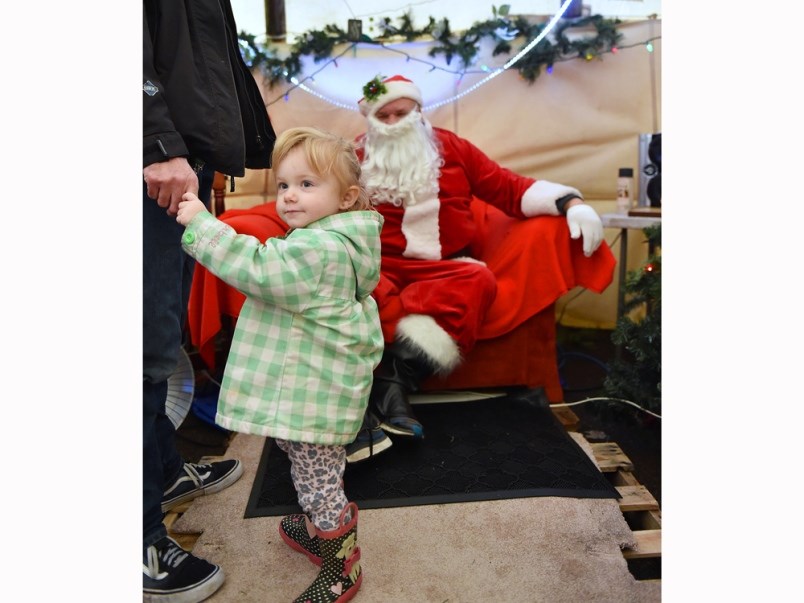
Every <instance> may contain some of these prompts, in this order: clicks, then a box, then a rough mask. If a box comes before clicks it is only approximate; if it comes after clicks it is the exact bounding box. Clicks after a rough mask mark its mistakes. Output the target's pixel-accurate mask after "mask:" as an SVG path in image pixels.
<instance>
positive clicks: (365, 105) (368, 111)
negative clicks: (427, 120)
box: [357, 75, 423, 115]
mask: <svg viewBox="0 0 804 603" xmlns="http://www.w3.org/2000/svg"><path fill="white" fill-rule="evenodd" d="M363 95H364V96H363V98H361V99H360V100H359V101H357V105H358V107H360V112H361V113H362V114H363V115H373V114H374V112H375V111H376V110H377V109H379V108H381V107H384V106H385V105H387V104H388V103H390V102H391V101H395V100H398V99H400V98H409V99H411V100H415V101H416V102H417V103H419V106H421V105H422V104H423V103H422V91H421V90H419V87H418V86H416V84H414V83H413V82H411V81H410V80H409V79H408V78H406V77H402V76H401V75H393V76H391V77H388V78H385V79H384V80H380V77H379V76H378V77H375V78H374V79H373V80H371V81H370V82H369V83H367V84H366V85H365V86H363Z"/></svg>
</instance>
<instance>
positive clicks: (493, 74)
mask: <svg viewBox="0 0 804 603" xmlns="http://www.w3.org/2000/svg"><path fill="white" fill-rule="evenodd" d="M571 2H572V0H564V3H563V4H562V5H561V8H560V9H559V11H558V12H557V13H556V14H555V15H554V16H553V18H552V19H550V21H549V22H548V23H547V27H546V28H545V29H543V30H542V32H541V33H540V34H539V35H538V36H536V37H535V38H534V39H533V40H531V41H530V43H529V44H528V45H527V46H525V47H524V48H523V49H522V50H520V51H519V52H518V53H517V54H516V56H514V57H513V58H511V59H510V60H509V61H508V62H507V63H505V64H504V65H503V66H502V67H498V68H497V69H495V70H494V71H492V72H491V73H489V75H488V76H486V77H485V78H483V79H482V80H480V81H479V82H476V83H474V84H472V85H471V86H470V87H469V88H467V89H466V90H464V91H463V92H460V93H458V94H456V95H455V96H452V97H450V98H446V99H444V100H442V101H439V102H437V103H433V104H430V105H425V106H423V107H422V111H432V110H433V109H437V108H438V107H442V106H444V105H447V104H449V103H453V102H455V101H457V100H458V99H460V98H463V97H464V96H466V95H467V94H470V93H471V92H474V91H475V90H477V89H478V88H480V87H481V86H483V85H484V84H487V83H488V82H490V81H491V80H493V79H494V78H495V77H497V76H498V75H500V74H501V73H502V72H503V71H506V70H508V69H510V68H511V67H513V66H514V65H515V64H516V63H517V62H519V60H520V59H521V58H522V57H523V56H525V55H526V54H528V52H530V50H531V49H532V48H533V47H534V46H536V44H538V43H539V42H541V41H542V40H543V39H544V38H545V37H546V36H547V34H549V33H550V32H551V31H552V29H553V28H554V27H555V26H556V23H558V20H559V19H561V17H562V16H563V15H564V13H565V12H566V10H567V8H569V5H570V3H571ZM354 46H355V44H350V45H349V47H348V48H346V50H344V51H343V52H342V53H340V54H339V55H338V56H339V57H340V56H343V55H344V54H346V52H348V51H349V50H350V49H352V48H353V47H354ZM383 47H384V45H383ZM389 50H391V49H389ZM408 59H409V60H410V57H408ZM334 62H335V59H334V58H333V59H331V60H329V61H328V62H327V63H326V64H324V66H322V67H321V69H319V70H318V71H316V72H315V73H313V74H311V75H309V76H307V77H305V78H304V79H303V80H299V79H298V78H296V77H292V78H291V79H290V81H291V83H292V84H293V87H292V88H290V89H288V90H286V91H285V92H284V93H283V94H282V96H279V97H277V98H275V99H274V100H272V101H271V102H270V103H268V104H267V105H266V106H270V105H273V104H274V103H275V102H277V101H278V100H279V99H280V98H284V99H285V100H287V99H288V94H289V93H290V92H291V91H292V90H294V89H295V88H299V89H301V90H304V91H305V92H306V93H307V94H311V95H313V96H315V97H317V98H320V99H321V100H323V101H326V102H328V103H330V104H332V105H335V106H336V107H341V108H342V109H349V110H351V111H357V110H358V107H356V106H355V105H347V104H345V103H342V102H340V101H336V100H335V99H333V98H329V97H328V96H326V95H324V94H321V93H320V92H317V91H315V90H313V89H312V88H310V87H309V86H306V85H305V84H304V82H306V81H307V80H309V79H312V78H313V76H314V75H315V74H316V73H320V72H321V71H322V70H324V69H325V68H327V67H328V66H329V65H330V63H334ZM434 68H435V67H434Z"/></svg>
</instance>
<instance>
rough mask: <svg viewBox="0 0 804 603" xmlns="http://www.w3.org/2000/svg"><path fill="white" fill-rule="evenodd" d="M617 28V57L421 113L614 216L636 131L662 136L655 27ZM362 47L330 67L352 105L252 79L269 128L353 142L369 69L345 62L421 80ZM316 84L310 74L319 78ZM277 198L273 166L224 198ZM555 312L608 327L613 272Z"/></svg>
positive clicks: (639, 240) (573, 65) (567, 65)
mask: <svg viewBox="0 0 804 603" xmlns="http://www.w3.org/2000/svg"><path fill="white" fill-rule="evenodd" d="M292 4H293V3H289V5H291V6H292ZM351 4H353V5H354V4H355V3H351ZM436 4H438V3H436ZM441 4H445V3H441ZM446 4H449V3H446ZM430 7H431V5H429V4H428V5H426V6H425V8H430ZM288 11H290V7H289V8H288ZM484 18H488V17H484ZM618 29H619V31H621V32H622V33H623V35H624V38H623V40H622V41H621V43H620V44H619V47H620V50H619V52H617V53H616V54H612V53H608V54H605V55H603V56H601V57H600V58H596V59H593V60H591V61H586V60H583V59H575V60H570V61H565V62H561V63H557V64H556V65H555V67H554V70H553V72H552V73H546V72H542V73H541V75H539V77H538V78H537V79H536V80H535V82H534V83H533V84H530V85H529V84H528V82H526V81H525V80H524V79H522V78H521V77H520V75H519V74H518V73H517V71H516V70H515V69H511V70H509V71H506V72H504V73H502V74H500V75H499V76H497V77H495V78H494V79H492V80H490V81H489V82H488V83H486V84H485V85H482V86H480V87H479V88H477V89H476V90H474V91H472V92H471V93H469V94H467V95H465V96H463V97H461V98H460V99H458V100H457V101H455V102H451V103H448V104H445V105H443V106H440V107H438V108H435V109H433V110H431V111H427V112H426V116H427V117H428V119H430V121H431V122H432V123H433V125H435V126H440V127H444V128H447V129H449V130H452V131H455V132H456V133H458V134H460V135H461V136H464V137H466V138H467V139H469V140H471V141H472V142H473V143H475V144H476V145H477V146H478V147H479V148H480V149H482V150H483V151H484V152H485V153H486V154H487V155H489V156H490V157H491V158H493V159H494V160H496V161H498V162H499V163H500V164H502V165H504V166H506V167H508V168H510V169H512V170H514V171H516V172H518V173H521V174H525V175H528V176H532V177H534V178H539V179H547V180H551V181H554V182H561V183H565V184H569V185H572V186H575V187H577V188H578V189H579V190H581V191H582V193H583V194H584V197H585V199H586V200H587V202H589V203H590V204H591V205H592V206H593V207H594V208H595V209H596V210H597V211H598V213H601V214H603V213H607V212H612V211H614V210H615V201H614V198H615V193H616V180H617V172H618V169H619V168H620V167H632V168H634V170H635V172H636V171H637V168H638V162H639V158H638V140H639V134H642V133H652V132H661V39H660V37H661V21H660V20H658V19H646V20H636V21H626V22H623V23H622V24H621V25H620V26H619V27H618ZM577 35H595V32H594V29H591V30H589V31H585V32H580V33H578V34H577ZM650 39H653V48H654V50H653V52H648V51H647V50H646V47H645V44H644V42H645V41H647V40H650ZM521 45H522V42H521V41H517V40H515V41H514V42H513V48H514V49H515V51H516V50H517V49H518V48H519V47H520V46H521ZM368 46H370V45H360V47H359V48H358V49H356V50H355V51H354V52H353V51H350V52H349V53H348V54H347V55H345V56H344V57H342V58H340V59H338V67H337V68H335V67H330V68H329V69H328V72H330V73H336V74H337V75H336V76H334V77H336V78H337V80H338V81H339V85H338V86H337V88H338V90H339V94H341V95H342V96H343V98H345V99H351V106H353V107H354V109H347V108H343V107H339V106H336V105H333V104H331V103H330V102H327V101H325V100H322V99H320V98H317V97H315V96H313V95H311V94H308V93H307V92H304V91H303V90H301V89H299V88H295V87H293V86H291V85H289V84H286V83H281V84H276V85H274V86H273V87H272V86H270V85H269V84H268V83H267V82H266V81H265V80H264V79H263V78H262V76H261V75H260V74H259V73H256V74H255V76H256V77H257V79H258V81H260V82H261V84H262V90H263V97H264V99H265V101H266V103H267V105H268V112H269V115H270V117H271V121H272V123H273V125H274V128H275V129H276V131H277V132H281V131H283V130H285V129H287V128H289V127H293V126H299V125H315V126H319V127H322V128H325V129H328V130H330V131H333V132H336V133H338V134H340V135H342V136H344V137H347V138H350V139H351V138H354V137H355V136H356V135H358V134H360V133H362V132H363V131H364V130H365V119H364V118H363V117H362V115H361V114H360V113H359V112H357V111H356V101H357V99H359V98H360V97H361V96H362V87H363V85H364V84H365V82H366V81H367V80H368V79H370V78H371V77H372V76H373V74H374V73H372V74H370V75H368V77H366V75H365V73H366V72H365V71H363V72H362V73H361V74H360V75H359V76H355V75H354V73H353V69H352V65H360V66H363V67H364V66H365V65H366V64H369V65H372V66H373V64H372V61H374V62H376V64H377V65H380V66H381V69H380V70H379V71H378V72H381V73H382V74H384V75H393V74H396V73H399V74H402V75H407V76H408V77H411V78H412V79H414V81H417V83H419V79H418V78H424V75H421V74H411V73H410V69H411V65H412V62H409V61H407V60H406V58H405V56H404V55H394V54H393V53H389V52H388V51H384V50H382V49H378V48H376V47H375V48H371V47H368ZM367 47H368V48H367ZM280 48H281V46H280ZM338 50H339V49H338V48H336V50H335V52H338ZM411 52H412V51H411ZM333 54H334V53H333ZM509 58H510V57H509V56H504V57H502V59H501V62H500V60H499V59H494V58H492V57H490V56H488V57H485V58H483V57H481V58H480V59H479V60H480V61H482V60H486V61H488V62H489V64H491V62H493V61H498V62H499V64H501V63H502V62H505V61H506V60H507V59H509ZM430 60H432V59H430ZM495 65H496V63H495ZM318 67H320V65H319V66H318ZM358 71H359V70H358ZM429 71H430V70H429V68H428V70H427V72H429ZM322 73H323V72H322ZM302 77H303V76H300V79H302ZM428 77H433V78H436V77H438V78H441V79H442V80H443V79H445V78H446V79H447V81H448V83H449V87H450V88H451V89H455V90H457V88H454V86H455V81H456V78H455V76H452V75H450V74H443V73H435V72H434V73H433V74H432V75H430V74H429V73H428ZM467 77H468V76H467ZM480 77H481V76H475V79H480ZM323 78H324V76H323V75H321V76H316V82H320V81H321V80H322V79H323ZM352 78H354V79H352ZM450 78H451V79H450ZM470 84H471V82H465V81H464V82H462V83H461V86H460V87H459V88H460V90H465V89H466V88H467V87H468V86H469V85H470ZM334 89H335V88H334V87H333V88H331V89H330V90H334ZM286 93H287V95H286ZM332 94H334V92H332ZM434 94H435V93H434ZM435 100H438V99H435V98H428V97H427V94H426V93H425V98H424V102H425V106H427V105H428V104H432V103H433V102H434V101H435ZM346 104H347V106H349V105H350V103H346ZM274 194H275V189H274V187H273V183H272V177H271V173H270V170H264V171H257V172H252V171H249V173H248V174H247V175H246V177H245V178H244V179H238V180H237V182H236V192H235V193H227V208H244V207H249V206H253V205H255V204H258V203H263V202H265V201H269V200H272V199H273V198H274ZM605 234H606V240H607V241H608V242H609V244H610V245H611V246H612V251H613V252H614V254H615V256H618V255H619V245H617V244H615V240H616V239H617V236H618V235H619V234H620V231H619V230H616V229H606V231H605ZM644 240H645V239H644V236H643V235H642V233H641V232H639V231H630V237H629V254H628V255H629V257H628V258H627V266H628V268H629V269H634V268H636V267H638V266H639V265H640V264H641V263H642V262H643V261H644V260H645V257H646V252H647V246H646V245H645V244H643V243H644ZM617 259H618V261H619V257H618V258H617ZM556 307H557V314H558V316H559V317H560V321H561V324H564V325H567V326H577V327H590V328H607V329H611V328H613V327H614V325H615V321H616V308H617V278H616V274H615V278H614V281H613V282H612V285H611V286H610V287H609V288H608V289H607V290H606V291H605V292H604V293H603V294H602V295H598V294H594V293H592V292H588V291H587V292H582V291H581V290H577V291H572V292H570V293H569V294H567V295H565V296H564V297H563V298H562V299H561V300H559V302H558V303H557V305H556Z"/></svg>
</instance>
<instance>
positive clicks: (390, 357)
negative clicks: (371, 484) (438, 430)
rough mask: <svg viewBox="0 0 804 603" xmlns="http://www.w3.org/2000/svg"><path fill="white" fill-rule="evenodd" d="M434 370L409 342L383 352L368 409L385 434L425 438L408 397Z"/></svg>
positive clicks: (396, 343)
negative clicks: (373, 414)
mask: <svg viewBox="0 0 804 603" xmlns="http://www.w3.org/2000/svg"><path fill="white" fill-rule="evenodd" d="M436 368H437V367H436V366H435V365H434V364H433V363H432V361H430V360H429V359H428V358H427V356H426V355H425V354H424V351H423V350H421V349H420V348H418V347H417V346H416V345H415V344H412V343H410V342H408V341H404V340H403V341H396V342H394V343H393V344H391V345H390V346H389V347H386V348H385V351H384V352H383V355H382V362H380V365H379V367H377V370H376V371H375V373H374V383H373V384H372V386H371V396H370V397H369V407H370V408H372V409H373V410H374V412H375V413H376V414H377V416H378V417H379V419H380V426H381V427H382V429H383V430H384V431H387V432H388V433H393V434H396V435H401V436H408V437H413V438H423V437H424V428H423V427H422V424H421V423H419V421H418V419H416V415H415V414H414V413H413V408H412V407H411V405H410V401H409V400H408V396H409V395H410V394H412V393H415V392H417V391H419V388H420V387H421V384H422V382H423V381H424V380H425V379H427V378H428V377H429V376H431V375H432V374H433V373H434V372H435V371H436Z"/></svg>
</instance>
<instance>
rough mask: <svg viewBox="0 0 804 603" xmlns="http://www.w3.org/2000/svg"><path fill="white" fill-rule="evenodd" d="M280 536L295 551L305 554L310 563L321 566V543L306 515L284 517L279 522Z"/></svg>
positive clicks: (297, 514)
mask: <svg viewBox="0 0 804 603" xmlns="http://www.w3.org/2000/svg"><path fill="white" fill-rule="evenodd" d="M279 535H280V536H281V537H282V540H284V541H285V543H286V544H287V545H288V546H289V547H290V548H292V549H293V550H294V551H299V552H300V553H304V554H305V555H307V558H308V559H309V560H310V561H312V562H313V563H315V564H316V565H321V545H320V541H319V538H318V536H317V535H316V533H315V526H314V525H313V522H312V521H310V518H309V517H308V516H307V514H306V513H296V514H294V515H288V516H286V517H283V518H282V521H280V522H279Z"/></svg>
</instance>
